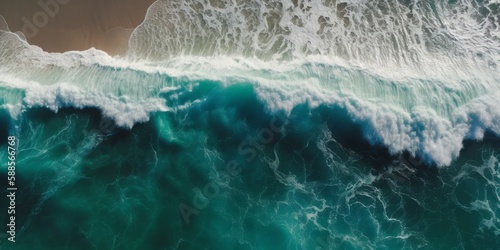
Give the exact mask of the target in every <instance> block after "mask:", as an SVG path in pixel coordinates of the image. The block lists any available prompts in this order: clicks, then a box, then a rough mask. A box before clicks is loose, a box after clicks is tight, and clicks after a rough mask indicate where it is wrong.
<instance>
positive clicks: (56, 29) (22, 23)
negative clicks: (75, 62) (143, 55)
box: [0, 0, 155, 56]
mask: <svg viewBox="0 0 500 250" xmlns="http://www.w3.org/2000/svg"><path fill="white" fill-rule="evenodd" d="M154 2H155V0H38V1H11V0H0V16H2V17H3V18H4V19H5V22H6V23H7V25H8V27H9V30H10V31H11V32H14V33H19V32H22V33H23V34H24V36H25V37H26V39H27V42H28V43H29V44H31V45H36V46H39V47H40V48H42V49H43V50H44V51H47V52H60V53H62V52H66V51H75V50H76V51H83V50H87V49H90V48H96V49H99V50H102V51H105V52H106V53H108V54H109V55H112V56H115V55H123V54H124V53H125V52H126V51H127V48H128V40H129V38H130V35H131V34H132V32H133V31H134V29H135V28H136V27H137V26H139V25H140V24H141V23H142V22H143V21H144V18H145V16H146V13H147V10H148V8H149V7H150V6H151V5H152V4H153V3H154Z"/></svg>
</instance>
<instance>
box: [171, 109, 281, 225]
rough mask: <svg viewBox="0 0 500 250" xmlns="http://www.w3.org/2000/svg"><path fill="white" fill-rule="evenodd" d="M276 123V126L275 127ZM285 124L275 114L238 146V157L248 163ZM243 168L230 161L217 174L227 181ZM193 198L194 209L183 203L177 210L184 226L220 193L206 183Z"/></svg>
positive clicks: (279, 116)
mask: <svg viewBox="0 0 500 250" xmlns="http://www.w3.org/2000/svg"><path fill="white" fill-rule="evenodd" d="M277 123H278V125H276V124H277ZM286 124H287V118H286V116H285V115H284V114H281V113H279V112H278V113H277V114H276V115H275V116H273V118H272V119H271V121H270V122H269V127H265V128H262V129H261V130H259V132H258V133H257V138H249V139H248V141H243V142H241V143H240V144H239V145H238V153H239V154H240V155H245V156H247V158H246V162H247V163H250V162H252V161H254V160H255V158H256V157H257V150H262V149H263V148H264V146H265V145H267V144H269V143H271V142H272V141H274V138H275V134H277V133H281V132H282V131H283V130H284V128H285V125H286ZM241 171H243V168H242V167H241V166H240V163H239V162H238V161H236V160H232V161H230V162H228V163H227V164H226V171H222V172H220V173H219V174H222V175H225V176H226V177H225V178H227V179H228V180H230V179H231V178H234V177H236V176H238V175H239V174H240V173H241ZM193 191H194V193H195V196H194V197H193V200H192V204H193V206H194V207H192V206H189V205H187V204H185V203H181V204H180V205H179V206H178V208H179V212H180V214H181V215H182V219H183V220H184V223H186V225H189V224H190V223H191V220H190V219H189V217H191V216H192V215H198V214H199V213H200V210H202V209H204V208H206V207H207V206H208V204H209V203H210V200H211V199H213V198H215V197H217V195H219V193H220V188H219V185H217V183H215V182H214V181H211V182H209V183H207V184H206V185H205V186H204V188H203V192H202V191H201V189H199V188H194V189H193Z"/></svg>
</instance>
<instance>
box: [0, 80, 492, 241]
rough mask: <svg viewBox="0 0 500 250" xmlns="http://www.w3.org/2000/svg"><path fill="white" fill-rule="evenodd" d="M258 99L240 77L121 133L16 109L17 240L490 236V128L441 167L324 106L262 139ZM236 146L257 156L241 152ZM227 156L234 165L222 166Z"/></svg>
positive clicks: (267, 117) (75, 115)
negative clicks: (373, 137)
mask: <svg viewBox="0 0 500 250" xmlns="http://www.w3.org/2000/svg"><path fill="white" fill-rule="evenodd" d="M199 91H200V92H201V93H198V94H203V92H204V87H202V86H201V85H200V87H199ZM194 92H198V90H195V91H194ZM250 107H251V108H250ZM264 108H265V106H264V105H263V103H262V102H260V101H259V100H257V99H256V97H255V93H254V92H253V90H252V87H251V85H248V84H241V85H237V86H232V87H228V88H221V89H217V90H215V91H212V92H210V93H209V95H208V96H207V101H206V102H205V103H202V104H199V105H195V106H193V107H191V108H190V109H188V110H185V111H182V112H177V113H175V114H166V113H157V114H154V115H152V118H151V121H149V122H147V123H143V124H139V125H137V126H135V127H134V128H133V129H132V130H124V129H119V128H114V129H113V126H109V129H108V127H107V126H106V125H105V124H106V123H103V122H102V120H101V119H102V118H101V116H100V113H99V111H98V110H95V109H84V110H75V109H63V110H60V111H59V112H58V113H57V114H54V113H53V112H52V111H50V110H47V109H44V108H39V109H34V110H30V111H28V112H26V113H25V114H23V116H22V118H21V119H19V121H18V122H16V125H17V126H19V127H18V128H17V131H19V132H18V133H19V134H17V136H18V139H19V149H20V150H19V159H20V160H19V161H18V168H17V178H18V186H19V187H21V189H20V192H18V194H17V197H18V201H17V204H20V205H19V207H18V209H17V214H19V215H18V217H17V218H18V221H17V223H18V225H20V226H19V229H20V230H19V231H18V234H19V236H18V237H19V241H18V242H16V243H15V244H16V245H15V246H16V247H15V248H16V249H58V248H71V249H92V248H97V249H112V248H115V249H200V248H203V249H206V248H209V249H318V248H319V249H330V248H335V249H337V248H341V249H359V248H389V249H395V248H424V249H438V248H439V249H452V248H457V249H461V248H465V249H495V247H496V246H498V244H500V242H499V239H500V238H499V236H498V234H499V233H500V231H499V228H498V212H499V209H498V208H499V206H500V201H499V200H498V192H499V191H500V187H499V185H500V184H499V183H500V179H499V178H500V164H499V162H498V157H499V154H500V151H499V148H500V147H499V145H500V141H499V140H498V138H496V137H492V136H487V138H486V139H485V140H484V141H483V142H480V143H479V142H466V143H465V146H464V149H463V150H462V152H461V156H460V157H459V158H458V159H457V160H456V161H455V162H454V163H453V164H452V165H451V166H449V167H447V168H444V169H439V170H438V169H434V168H429V167H428V166H425V165H415V166H413V165H411V164H412V163H418V161H417V160H414V159H410V157H409V156H404V155H402V156H399V157H397V156H392V157H391V156H389V154H388V153H387V152H386V150H385V149H383V148H373V147H371V146H370V145H369V144H368V143H367V142H366V141H365V140H364V139H363V137H362V133H361V128H360V126H358V125H356V124H354V123H352V122H351V121H349V119H348V116H347V113H346V112H345V110H342V109H339V108H335V107H328V106H320V107H318V108H315V109H309V108H307V107H306V106H297V107H296V108H294V110H293V111H292V113H291V117H289V118H286V120H285V122H284V123H281V120H279V119H274V121H276V127H279V128H281V127H282V126H283V127H282V128H283V129H282V130H279V131H278V132H273V133H272V134H271V135H272V136H270V137H265V136H263V137H259V134H258V133H259V132H260V131H262V129H266V128H269V127H270V125H269V124H271V122H272V121H273V115H271V114H268V113H266V111H265V110H264ZM277 116H279V114H277ZM103 124H104V126H103ZM103 128H104V129H103ZM259 138H260V139H262V138H264V140H260V139H259ZM268 139H269V140H268ZM252 141H256V144H254V143H252ZM264 142H266V143H264ZM242 143H244V145H245V147H244V149H251V150H254V151H255V158H252V157H251V156H252V154H250V153H247V154H241V153H240V152H238V147H239V146H240V145H241V144H242ZM3 145H4V146H2V150H1V152H2V153H1V154H2V155H1V159H5V158H6V154H5V152H6V150H5V144H4V143H3ZM247 159H250V160H251V161H247ZM233 160H235V161H237V162H238V164H239V166H241V172H239V173H237V174H233V175H230V176H231V177H228V176H227V174H228V173H229V172H228V171H227V164H228V163H229V162H231V161H233ZM2 164H6V162H5V161H4V160H2ZM408 167H410V168H412V170H411V171H410V170H408V169H407V168H408ZM1 178H7V176H6V173H5V172H3V173H2V176H1ZM207 186H208V188H207ZM205 188H207V189H206V190H207V191H205ZM203 192H206V194H205V195H206V196H209V197H205V196H204V195H201V193H203ZM195 197H196V198H195ZM194 199H196V201H195V202H197V203H193V201H194ZM2 202H3V204H2V207H6V204H5V200H2ZM196 204H198V206H196ZM180 205H185V206H183V207H181V208H180V207H179V206H180ZM180 209H183V211H184V213H186V214H188V216H187V218H188V222H187V221H186V220H185V218H186V217H185V216H183V215H182V212H181V211H180ZM184 209H186V210H184ZM190 209H193V210H190ZM195 210H196V214H191V215H189V213H190V212H193V211H195ZM55 235H56V236H57V238H54V237H55ZM56 239H57V240H56Z"/></svg>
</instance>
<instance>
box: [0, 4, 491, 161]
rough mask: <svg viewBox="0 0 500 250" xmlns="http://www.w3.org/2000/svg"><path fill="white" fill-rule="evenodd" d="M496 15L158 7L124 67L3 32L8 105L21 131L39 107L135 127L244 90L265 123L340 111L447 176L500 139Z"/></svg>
mask: <svg viewBox="0 0 500 250" xmlns="http://www.w3.org/2000/svg"><path fill="white" fill-rule="evenodd" d="M497 6H498V3H495V2H488V1H486V2H484V3H482V4H481V3H477V2H470V1H457V2H454V3H453V2H450V3H434V2H427V1H416V2H412V3H405V2H400V1H399V2H398V1H375V2H373V1H370V2H369V1H322V2H321V1H300V4H299V3H298V2H297V1H295V2H294V1H283V2H275V1H262V2H260V1H257V2H253V3H249V2H244V1H243V2H239V1H209V2H207V1H201V2H198V1H183V2H182V3H175V2H163V1H158V2H156V3H155V4H154V5H153V6H152V7H151V8H150V9H149V11H148V14H147V17H146V20H145V21H144V23H143V24H141V25H140V26H139V27H138V28H137V29H136V30H135V31H134V34H133V36H132V37H131V39H130V42H129V43H130V48H129V52H128V54H127V55H126V56H124V57H119V58H113V57H110V56H108V55H107V54H106V53H104V52H102V51H98V50H95V49H90V50H88V51H83V52H76V51H71V52H66V53H62V54H59V53H47V52H44V51H42V50H41V49H40V48H38V47H36V46H32V45H28V44H27V43H26V42H25V41H23V40H22V39H21V38H20V37H19V36H17V35H16V34H13V33H10V32H9V31H2V32H1V39H0V43H1V44H0V47H1V48H2V50H1V52H0V53H1V58H0V63H1V65H2V66H1V68H0V73H1V75H2V78H1V79H0V88H1V90H2V91H1V96H0V100H1V101H0V103H1V107H2V108H3V109H7V110H8V111H9V113H10V114H11V116H12V118H14V119H16V117H18V116H19V115H20V114H22V113H23V112H25V111H26V110H28V109H30V108H33V107H47V108H50V109H51V110H53V111H57V110H58V109H60V108H62V107H76V108H84V107H96V108H99V109H101V110H102V114H103V115H104V116H107V117H111V118H113V119H114V120H115V121H116V123H117V124H118V125H119V126H123V127H126V128H132V127H133V125H134V124H136V123H138V122H146V121H148V120H149V116H150V114H151V113H154V112H168V111H169V110H170V111H172V110H176V109H180V108H189V105H190V103H184V104H183V105H181V106H169V105H168V104H167V103H166V101H165V100H164V98H167V99H173V98H176V96H178V95H180V94H182V92H188V91H189V90H190V86H191V85H195V84H200V83H199V82H200V81H203V80H211V81H217V82H220V84H222V85H225V86H227V85H231V84H235V83H236V84H237V83H238V82H244V81H246V82H251V83H252V84H253V85H254V88H255V91H256V93H257V95H258V96H259V98H260V99H261V100H262V101H263V102H265V103H266V105H267V107H268V109H269V112H277V111H280V110H282V111H286V112H287V113H289V112H290V111H291V110H292V109H293V107H295V106H297V105H299V104H304V103H306V104H307V105H309V106H310V107H311V108H313V107H317V106H319V105H332V106H339V107H342V108H344V109H346V110H347V111H348V112H349V114H350V117H351V119H352V120H353V121H355V122H356V123H359V124H362V126H363V128H364V136H365V137H366V139H367V140H369V141H370V142H371V143H372V144H374V145H378V144H380V145H384V146H385V147H387V148H388V149H389V151H390V152H391V154H400V153H403V152H405V151H406V152H410V153H411V154H412V155H413V156H420V157H423V158H424V159H425V160H426V161H427V162H428V163H429V164H431V163H435V164H437V165H438V166H446V165H449V164H450V163H451V162H452V161H453V160H454V159H456V158H457V157H458V155H459V152H460V150H461V148H462V141H463V140H466V139H471V140H481V139H482V138H483V135H484V133H485V131H490V132H492V133H494V134H496V135H497V136H498V135H500V110H498V109H496V108H495V107H498V106H499V105H500V98H499V97H500V84H498V82H499V80H500V73H499V70H498V63H499V61H500V30H499V29H500V28H499V27H498V25H499V24H498V22H499V16H498V7H497ZM174 93H175V94H174ZM197 101H203V100H191V101H190V102H197Z"/></svg>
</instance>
